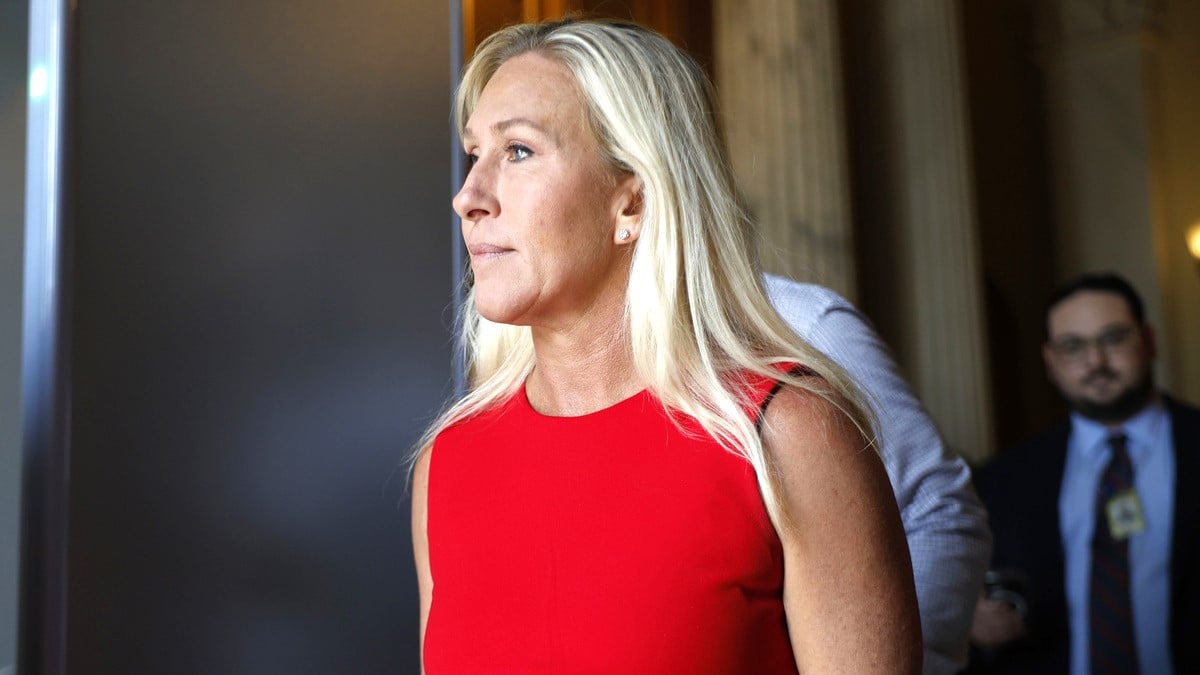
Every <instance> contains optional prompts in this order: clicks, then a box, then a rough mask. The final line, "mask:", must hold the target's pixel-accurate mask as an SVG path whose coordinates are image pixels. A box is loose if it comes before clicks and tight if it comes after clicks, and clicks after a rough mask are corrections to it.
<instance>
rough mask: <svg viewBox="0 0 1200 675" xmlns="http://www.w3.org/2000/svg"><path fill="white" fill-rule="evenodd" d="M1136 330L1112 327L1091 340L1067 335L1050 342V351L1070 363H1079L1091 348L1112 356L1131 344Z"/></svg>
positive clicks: (1131, 327) (1133, 328) (1129, 327)
mask: <svg viewBox="0 0 1200 675" xmlns="http://www.w3.org/2000/svg"><path fill="white" fill-rule="evenodd" d="M1135 335H1137V328H1135V327H1133V326H1128V325H1126V326H1114V327H1112V328H1109V329H1108V330H1106V331H1104V332H1103V333H1101V334H1099V335H1097V336H1096V337H1092V338H1085V337H1080V336H1078V335H1068V336H1066V337H1062V338H1059V339H1057V340H1051V341H1050V349H1051V350H1053V351H1054V353H1055V354H1057V355H1059V356H1061V357H1063V358H1065V359H1070V360H1072V361H1080V360H1082V359H1083V358H1084V357H1085V356H1087V355H1088V354H1090V353H1091V351H1092V347H1097V348H1099V349H1101V350H1103V351H1104V352H1105V353H1106V354H1113V353H1116V352H1120V351H1122V350H1124V349H1125V348H1126V347H1128V346H1130V345H1131V344H1132V343H1133V338H1134V336H1135Z"/></svg>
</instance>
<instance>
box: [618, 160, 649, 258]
mask: <svg viewBox="0 0 1200 675" xmlns="http://www.w3.org/2000/svg"><path fill="white" fill-rule="evenodd" d="M644 203H645V199H644V196H643V193H642V180H641V179H640V178H638V177H637V176H636V175H632V174H631V175H629V176H627V177H625V178H624V179H623V180H622V181H621V185H620V187H619V189H618V190H617V218H616V228H615V230H614V232H613V234H614V241H616V243H617V244H631V243H633V242H635V241H637V238H638V235H640V234H641V230H642V211H643V206H644Z"/></svg>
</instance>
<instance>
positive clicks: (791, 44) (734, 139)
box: [713, 0, 856, 298]
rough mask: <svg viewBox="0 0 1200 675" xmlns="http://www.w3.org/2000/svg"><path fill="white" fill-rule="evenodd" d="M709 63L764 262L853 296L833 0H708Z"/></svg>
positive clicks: (847, 197)
mask: <svg viewBox="0 0 1200 675" xmlns="http://www.w3.org/2000/svg"><path fill="white" fill-rule="evenodd" d="M713 19H714V20H713V43H714V50H713V51H714V66H715V67H714V71H715V79H716V83H717V88H718V90H719V91H720V96H721V105H722V113H723V118H724V122H725V131H726V134H727V138H728V141H729V146H730V149H731V153H732V162H733V166H734V170H735V172H736V173H737V175H738V179H739V181H740V183H741V187H742V189H743V191H744V193H745V197H746V200H747V202H748V206H749V208H750V210H751V211H752V213H753V215H754V216H755V218H756V220H757V221H758V223H759V228H760V234H761V243H760V247H759V253H760V255H761V256H762V261H763V264H764V266H765V267H766V268H767V269H768V270H770V271H773V272H777V273H780V274H784V275H788V276H792V277H794V278H799V279H804V280H808V281H816V282H819V283H822V284H825V285H826V286H830V287H832V288H834V289H836V290H838V291H839V292H841V293H842V294H844V295H846V296H847V297H850V298H854V297H855V295H856V288H855V269H854V250H853V236H852V227H851V218H850V206H849V204H850V199H849V182H848V178H847V159H846V155H847V153H846V146H845V125H844V115H843V110H842V89H841V81H842V73H841V64H840V59H839V55H838V49H839V47H838V29H837V3H836V2H834V0H715V1H714V3H713Z"/></svg>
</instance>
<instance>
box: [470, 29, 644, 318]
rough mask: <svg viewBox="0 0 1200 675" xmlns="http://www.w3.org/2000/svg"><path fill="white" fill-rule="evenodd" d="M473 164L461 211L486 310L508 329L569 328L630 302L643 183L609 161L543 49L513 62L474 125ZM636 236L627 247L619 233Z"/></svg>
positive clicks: (490, 88)
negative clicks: (631, 252) (604, 307)
mask: <svg viewBox="0 0 1200 675" xmlns="http://www.w3.org/2000/svg"><path fill="white" fill-rule="evenodd" d="M463 144H464V149H465V150H466V152H467V154H468V155H469V156H470V159H471V161H472V162H473V164H472V166H471V170H470V173H469V174H468V175H467V179H466V181H465V182H464V183H463V186H462V189H461V190H460V191H459V193H458V195H457V196H455V198H454V210H455V211H457V212H458V215H459V216H461V217H462V232H463V240H464V241H465V242H466V245H467V250H468V251H469V252H470V255H471V269H472V271H473V272H474V276H475V305H476V307H477V308H478V310H479V313H480V314H482V315H483V316H484V317H485V318H487V319H489V320H491V321H496V322H499V323H509V324H522V325H533V326H550V327H562V326H566V325H570V324H571V323H572V322H575V321H577V320H578V319H580V318H582V317H584V316H586V315H587V314H588V313H589V311H591V310H593V309H597V308H598V305H599V304H600V303H609V304H611V303H612V302H614V298H616V299H617V302H618V306H619V302H620V301H621V300H622V299H623V298H624V289H625V284H626V283H627V274H628V257H629V256H628V249H629V248H630V245H631V244H632V243H633V241H634V240H635V239H636V238H637V228H636V222H637V214H636V213H634V212H635V211H636V209H637V206H638V204H639V202H638V200H637V195H638V182H637V180H636V178H634V177H633V176H630V175H618V174H617V173H616V172H614V171H612V170H611V169H609V168H608V167H606V166H605V165H604V164H603V162H602V161H601V159H600V155H599V151H598V145H597V141H596V138H595V137H594V135H593V134H592V132H591V129H590V128H589V126H588V123H587V119H586V116H585V112H584V107H583V102H582V101H581V99H580V95H579V93H578V90H577V89H576V86H575V83H574V79H573V76H572V75H571V74H570V72H569V71H568V70H566V68H564V67H563V66H560V65H559V64H557V63H555V62H553V61H550V60H548V59H546V58H545V57H543V56H540V55H538V54H533V53H529V54H523V55H521V56H517V57H513V58H512V59H509V60H508V61H506V62H505V63H504V64H503V65H502V66H501V67H500V68H499V70H497V71H496V73H495V75H493V76H492V79H491V80H490V81H489V82H488V84H487V86H486V87H485V88H484V90H483V93H482V95H481V96H480V98H479V102H478V104H477V105H476V107H475V110H474V112H473V113H472V115H471V117H470V119H469V120H467V125H466V129H465V130H464V132H463ZM621 228H627V229H629V230H630V234H631V236H629V237H628V238H627V239H625V240H621V239H620V238H619V235H618V230H619V229H621Z"/></svg>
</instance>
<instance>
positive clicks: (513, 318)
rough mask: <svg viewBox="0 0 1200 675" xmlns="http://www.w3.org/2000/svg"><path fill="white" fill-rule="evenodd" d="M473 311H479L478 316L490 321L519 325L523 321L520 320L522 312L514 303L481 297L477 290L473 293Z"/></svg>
mask: <svg viewBox="0 0 1200 675" xmlns="http://www.w3.org/2000/svg"><path fill="white" fill-rule="evenodd" d="M475 311H477V312H479V316H482V317H483V318H485V319H487V320H488V321H491V322H492V323H504V324H510V325H521V324H522V323H523V322H522V321H521V316H522V314H523V312H522V311H521V310H520V308H518V307H516V306H515V305H514V303H512V302H511V301H508V302H506V301H503V300H500V299H489V298H488V297H486V296H482V297H481V296H480V295H479V293H478V291H477V292H476V294H475Z"/></svg>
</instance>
